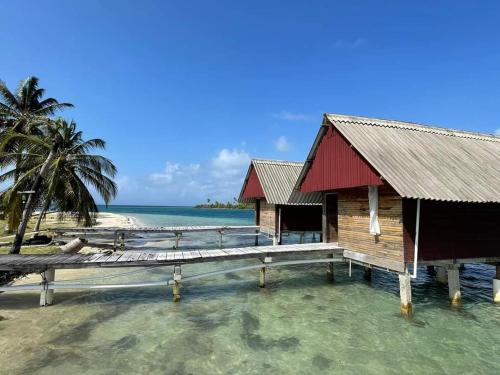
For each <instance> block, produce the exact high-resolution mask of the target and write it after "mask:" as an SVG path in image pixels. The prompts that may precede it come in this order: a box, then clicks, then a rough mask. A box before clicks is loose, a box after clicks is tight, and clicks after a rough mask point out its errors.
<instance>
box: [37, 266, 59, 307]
mask: <svg viewBox="0 0 500 375" xmlns="http://www.w3.org/2000/svg"><path fill="white" fill-rule="evenodd" d="M42 277H43V281H42V287H43V289H42V293H41V294H40V306H49V305H52V303H53V302H54V289H49V285H48V283H49V282H51V281H54V280H55V277H56V270H55V269H54V268H49V269H48V270H46V271H45V272H43V273H42Z"/></svg>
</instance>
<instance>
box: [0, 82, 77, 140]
mask: <svg viewBox="0 0 500 375" xmlns="http://www.w3.org/2000/svg"><path fill="white" fill-rule="evenodd" d="M38 83H39V79H38V78H37V77H28V78H26V79H25V80H22V81H21V82H19V86H18V88H17V90H16V92H15V93H12V92H11V91H10V90H9V88H8V87H7V86H6V85H5V83H4V82H3V81H1V80H0V126H1V128H2V130H6V129H12V130H13V131H15V132H18V133H23V134H30V133H31V132H32V131H36V130H37V129H36V127H37V126H38V125H40V124H43V123H45V122H46V119H47V118H49V117H50V116H53V115H54V114H55V113H56V112H57V111H60V110H63V109H65V108H69V107H73V104H71V103H59V102H58V101H57V100H56V99H54V98H47V99H43V96H44V94H45V90H44V89H42V88H40V87H39V86H38ZM42 99H43V100H42Z"/></svg>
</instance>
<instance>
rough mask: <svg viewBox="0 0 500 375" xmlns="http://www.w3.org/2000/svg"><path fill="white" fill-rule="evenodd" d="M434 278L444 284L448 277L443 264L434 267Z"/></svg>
mask: <svg viewBox="0 0 500 375" xmlns="http://www.w3.org/2000/svg"><path fill="white" fill-rule="evenodd" d="M436 268H437V269H436V280H437V281H438V282H440V283H441V284H446V283H447V282H448V278H447V277H446V268H445V267H443V266H439V267H436Z"/></svg>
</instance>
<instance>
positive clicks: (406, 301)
mask: <svg viewBox="0 0 500 375" xmlns="http://www.w3.org/2000/svg"><path fill="white" fill-rule="evenodd" d="M399 296H400V298H401V314H403V315H404V316H411V315H412V313H413V307H412V304H411V278H410V275H409V274H402V275H399Z"/></svg>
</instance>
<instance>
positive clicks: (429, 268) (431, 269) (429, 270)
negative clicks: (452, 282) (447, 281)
mask: <svg viewBox="0 0 500 375" xmlns="http://www.w3.org/2000/svg"><path fill="white" fill-rule="evenodd" d="M427 273H428V274H429V275H432V276H435V275H436V269H435V268H434V266H427Z"/></svg>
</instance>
